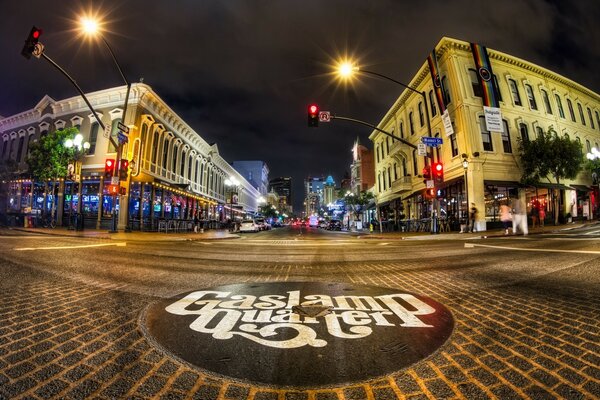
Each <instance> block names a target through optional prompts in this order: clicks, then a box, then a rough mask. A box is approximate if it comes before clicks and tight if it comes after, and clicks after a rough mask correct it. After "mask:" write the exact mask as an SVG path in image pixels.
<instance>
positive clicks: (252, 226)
mask: <svg viewBox="0 0 600 400" xmlns="http://www.w3.org/2000/svg"><path fill="white" fill-rule="evenodd" d="M259 230H260V228H259V226H258V225H257V224H256V223H255V222H254V220H253V219H245V220H243V221H242V223H241V225H240V232H258V231H259Z"/></svg>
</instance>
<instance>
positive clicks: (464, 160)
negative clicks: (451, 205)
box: [461, 154, 471, 232]
mask: <svg viewBox="0 0 600 400" xmlns="http://www.w3.org/2000/svg"><path fill="white" fill-rule="evenodd" d="M462 156H463V161H462V166H463V169H464V171H465V200H466V204H465V213H466V214H467V226H466V228H465V229H468V228H469V226H471V221H469V219H470V216H469V190H468V189H467V170H468V169H469V160H467V155H466V154H463V155H462ZM461 232H462V230H461Z"/></svg>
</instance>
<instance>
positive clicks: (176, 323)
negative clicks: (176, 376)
mask: <svg viewBox="0 0 600 400" xmlns="http://www.w3.org/2000/svg"><path fill="white" fill-rule="evenodd" d="M144 323H145V325H146V332H147V333H148V334H149V335H150V336H151V337H152V338H153V339H154V340H155V341H156V342H157V343H158V344H159V345H161V346H163V347H164V349H166V350H167V351H169V352H170V353H172V354H174V355H176V356H177V357H180V358H181V359H183V360H185V361H187V362H189V363H191V364H193V365H196V366H198V367H200V368H202V369H205V370H208V371H211V372H214V373H217V374H220V375H224V376H228V377H231V378H234V379H242V380H246V381H249V382H256V383H263V384H270V385H277V386H292V387H315V386H323V385H332V384H339V383H347V382H352V381H362V380H367V379H371V378H375V377H379V376H383V375H386V374H389V373H392V372H394V371H397V370H399V369H402V368H404V367H406V366H409V365H411V364H413V363H415V362H417V361H419V360H422V359H423V358H425V357H427V356H429V355H430V354H431V353H433V352H434V351H435V350H436V349H437V348H439V347H440V346H441V345H442V344H443V343H444V342H445V341H446V340H447V339H448V337H449V336H450V334H451V332H452V328H453V326H454V321H453V318H452V314H451V313H450V311H449V310H448V309H447V308H446V307H444V306H443V305H442V304H440V303H438V302H436V301H434V300H432V299H430V298H428V297H425V296H421V295H418V294H414V293H410V292H405V291H402V290H398V289H385V288H379V287H369V286H353V285H346V284H327V283H310V282H298V283H289V282H286V283H264V284H244V285H229V286H221V287H214V288H209V289H202V290H197V291H193V292H189V293H184V294H182V295H179V296H176V297H174V298H172V299H166V300H161V301H159V302H157V303H154V304H152V305H151V306H150V307H149V308H148V310H147V312H146V317H145V320H144Z"/></svg>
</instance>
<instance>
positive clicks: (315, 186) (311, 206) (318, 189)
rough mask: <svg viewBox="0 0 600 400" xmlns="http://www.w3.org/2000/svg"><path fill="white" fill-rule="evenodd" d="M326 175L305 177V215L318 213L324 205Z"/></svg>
mask: <svg viewBox="0 0 600 400" xmlns="http://www.w3.org/2000/svg"><path fill="white" fill-rule="evenodd" d="M324 185H325V178H324V177H310V176H309V177H308V178H306V179H304V213H305V214H304V215H305V216H306V217H308V216H311V215H313V214H318V213H319V210H320V209H321V207H322V206H323V204H324V203H323V197H324V190H323V189H324Z"/></svg>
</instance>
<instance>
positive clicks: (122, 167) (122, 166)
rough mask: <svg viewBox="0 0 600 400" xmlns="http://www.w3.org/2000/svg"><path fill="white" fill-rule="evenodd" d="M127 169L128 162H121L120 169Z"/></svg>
mask: <svg viewBox="0 0 600 400" xmlns="http://www.w3.org/2000/svg"><path fill="white" fill-rule="evenodd" d="M127 167H129V160H121V169H124V168H125V169H126V168H127Z"/></svg>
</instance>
